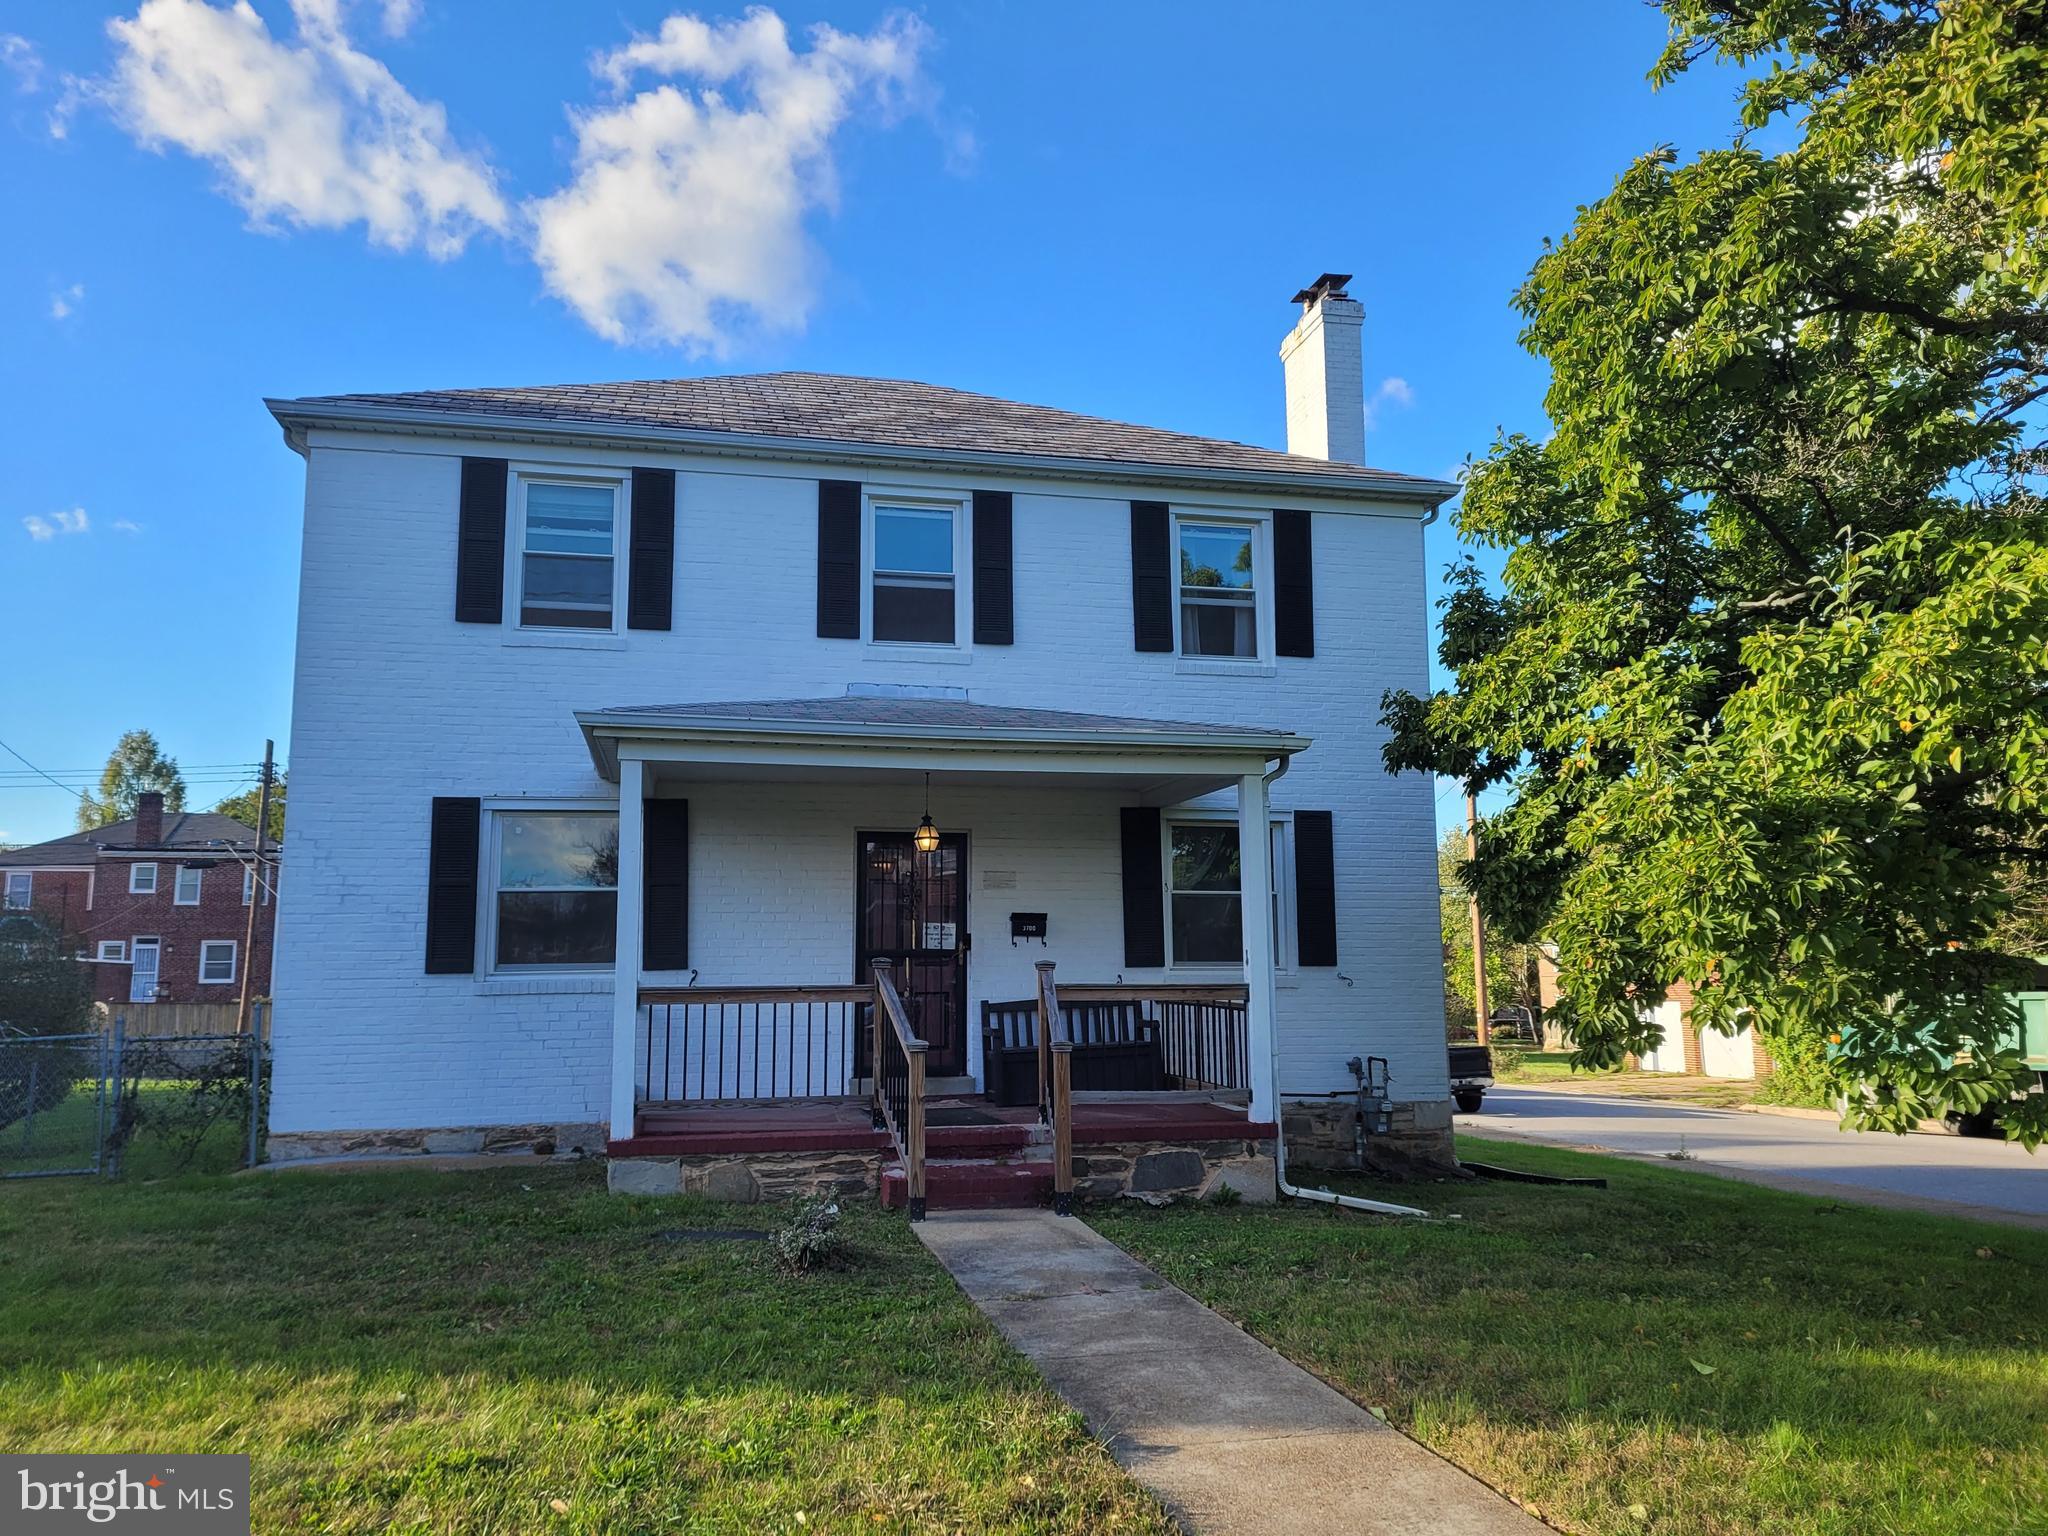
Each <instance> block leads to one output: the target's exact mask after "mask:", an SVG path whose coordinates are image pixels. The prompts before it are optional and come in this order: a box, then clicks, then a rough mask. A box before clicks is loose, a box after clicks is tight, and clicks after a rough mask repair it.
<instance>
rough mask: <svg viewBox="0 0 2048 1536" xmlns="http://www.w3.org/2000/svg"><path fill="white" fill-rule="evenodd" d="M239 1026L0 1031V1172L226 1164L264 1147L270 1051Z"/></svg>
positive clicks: (118, 1172) (157, 1172) (147, 1174)
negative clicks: (180, 1030)
mask: <svg viewBox="0 0 2048 1536" xmlns="http://www.w3.org/2000/svg"><path fill="white" fill-rule="evenodd" d="M256 1007H257V1010H258V1011H257V1016H256V1018H255V1019H254V1020H253V1021H252V1022H253V1024H254V1027H253V1028H251V1029H250V1030H249V1031H248V1032H247V1033H244V1034H212V1035H130V1034H128V1033H127V1028H126V1020H125V1018H123V1017H122V1016H120V1015H118V1014H117V1015H116V1016H115V1018H114V1021H113V1024H112V1026H111V1027H110V1028H108V1029H106V1030H103V1031H100V1032H97V1033H93V1034H77V1035H49V1036H28V1035H23V1034H19V1033H14V1034H0V1178H32V1177H45V1176H49V1175H54V1174H100V1175H105V1176H109V1177H120V1176H126V1177H130V1178H164V1177H167V1176H170V1175H174V1174H180V1173H227V1172H231V1171H233V1170H234V1169H236V1168H241V1167H253V1166H254V1165H255V1164H256V1163H258V1162H259V1161H261V1160H262V1156H263V1127H264V1125H265V1122H266V1120H267V1118H268V1110H269V1098H270V1071H269V1066H270V1063H269V1052H268V1051H267V1050H266V1049H265V1043H264V1038H263V1019H262V1013H261V1010H262V1009H263V1007H264V1005H262V1004H258V1005H256Z"/></svg>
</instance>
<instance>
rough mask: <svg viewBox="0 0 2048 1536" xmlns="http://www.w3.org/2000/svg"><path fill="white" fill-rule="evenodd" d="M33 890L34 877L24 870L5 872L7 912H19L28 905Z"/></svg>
mask: <svg viewBox="0 0 2048 1536" xmlns="http://www.w3.org/2000/svg"><path fill="white" fill-rule="evenodd" d="M34 890H35V876H34V875H32V874H30V873H29V872H28V871H27V870H25V869H10V870H9V871H8V872H7V910H8V911H9V912H19V911H22V910H23V909H24V908H26V907H27V906H28V904H29V899H30V896H31V895H32V894H33V892H34Z"/></svg>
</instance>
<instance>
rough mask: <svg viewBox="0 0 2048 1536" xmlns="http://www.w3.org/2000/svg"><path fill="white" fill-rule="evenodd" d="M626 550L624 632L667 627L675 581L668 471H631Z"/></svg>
mask: <svg viewBox="0 0 2048 1536" xmlns="http://www.w3.org/2000/svg"><path fill="white" fill-rule="evenodd" d="M627 549H628V555H627V564H626V628H628V629H667V628H669V627H670V624H671V622H672V618H673V609H674V600H675V581H676V472H675V471H674V470H672V469H636V470H634V471H633V527H632V536H631V539H630V542H629V543H628V545H627Z"/></svg>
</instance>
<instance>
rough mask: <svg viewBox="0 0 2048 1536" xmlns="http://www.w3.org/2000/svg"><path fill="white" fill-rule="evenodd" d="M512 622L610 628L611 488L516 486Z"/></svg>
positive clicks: (615, 519)
mask: <svg viewBox="0 0 2048 1536" xmlns="http://www.w3.org/2000/svg"><path fill="white" fill-rule="evenodd" d="M519 490H520V495H519V506H520V516H519V539H518V543H517V546H516V547H517V550H518V559H519V566H518V583H519V622H520V624H521V626H522V627H524V628H527V629H595V630H606V631H609V630H611V629H612V628H613V627H614V621H613V614H614V612H615V610H616V608H617V606H618V604H617V598H618V590H617V589H618V565H619V562H618V558H617V555H618V543H619V488H618V487H617V486H616V485H599V484H589V483H583V482H571V481H561V480H533V479H525V478H522V479H521V480H520V482H519Z"/></svg>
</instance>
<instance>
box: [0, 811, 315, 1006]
mask: <svg viewBox="0 0 2048 1536" xmlns="http://www.w3.org/2000/svg"><path fill="white" fill-rule="evenodd" d="M278 853H279V850H277V849H275V848H271V849H268V850H266V851H265V853H264V858H263V868H262V870H261V871H260V872H259V871H258V870H257V867H256V832H255V829H254V828H252V827H246V826H244V825H243V824H242V823H241V822H239V821H236V820H235V819H234V818H233V817H231V816H222V815H220V814H219V813H217V812H213V811H169V812H166V811H165V810H164V799H163V796H162V795H160V794H154V793H151V794H146V795H143V796H142V797H141V800H140V802H139V803H138V805H137V806H136V812H135V815H134V816H133V817H131V818H130V819H129V820H127V821H117V822H112V823H110V824H109V825H107V826H104V827H94V828H93V829H92V830H91V831H89V832H76V833H73V834H72V835H71V836H69V837H59V838H53V839H51V840H50V841H49V842H47V843H36V844H34V845H32V846H30V847H27V848H14V849H10V850H8V851H7V852H4V853H0V910H6V911H17V912H18V911H30V912H34V913H36V914H37V915H39V916H41V917H44V918H46V919H48V920H49V921H51V922H53V923H55V924H56V925H57V927H58V929H59V930H60V931H61V932H62V933H63V934H64V936H65V939H66V940H67V942H72V943H75V944H76V946H77V949H78V953H79V956H80V959H81V961H82V962H83V963H84V964H86V965H88V966H90V967H91V969H92V975H93V997H94V998H95V999H96V1000H97V1001H99V1002H103V1003H113V1004H117V1005H118V1004H123V1003H145V1002H157V1003H232V1002H235V1001H237V1000H238V999H239V998H240V997H241V995H242V978H243V973H244V969H245V968H246V969H247V970H248V971H249V973H250V976H251V981H252V987H251V993H250V995H251V996H254V997H268V996H269V995H270V951H271V940H272V936H273V935H274V934H275V932H276V930H277V891H278ZM252 905H253V906H254V907H255V910H256V937H255V943H254V945H253V946H251V945H250V944H249V942H248V938H249V912H250V908H251V906H252Z"/></svg>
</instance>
